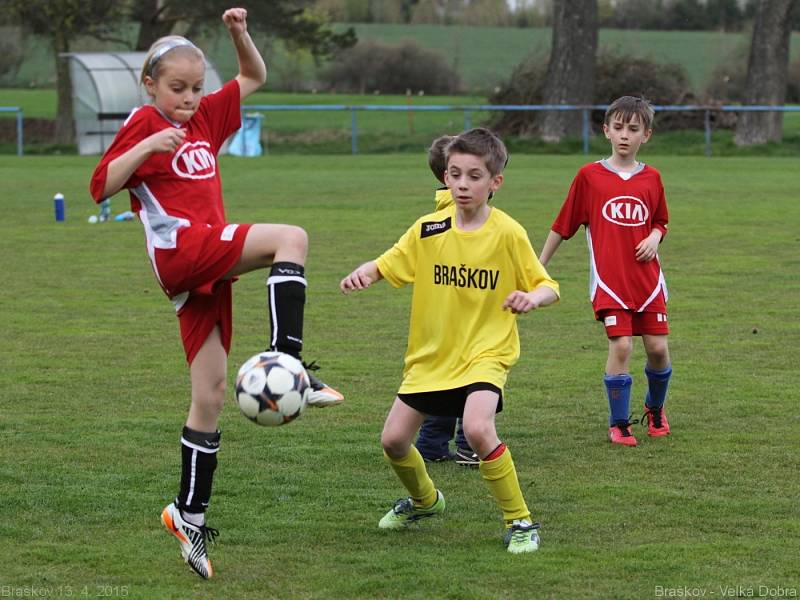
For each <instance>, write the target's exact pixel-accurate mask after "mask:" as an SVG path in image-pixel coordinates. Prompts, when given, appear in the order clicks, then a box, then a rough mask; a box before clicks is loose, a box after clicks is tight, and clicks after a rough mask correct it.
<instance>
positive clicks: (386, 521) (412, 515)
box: [378, 490, 445, 529]
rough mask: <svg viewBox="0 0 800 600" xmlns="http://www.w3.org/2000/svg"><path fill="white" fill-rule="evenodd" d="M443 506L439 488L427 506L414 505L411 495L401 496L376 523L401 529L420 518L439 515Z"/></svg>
mask: <svg viewBox="0 0 800 600" xmlns="http://www.w3.org/2000/svg"><path fill="white" fill-rule="evenodd" d="M444 507H445V504H444V495H443V494H442V492H440V491H439V490H436V502H434V503H433V504H432V505H431V506H429V507H428V508H418V507H416V506H414V503H413V502H412V501H411V497H408V498H401V499H400V500H398V501H397V502H395V503H394V506H393V507H392V510H390V511H389V512H388V513H386V514H385V515H384V516H383V518H382V519H381V520H380V522H379V523H378V527H380V528H381V529H402V528H403V527H408V526H409V525H411V523H415V522H417V521H419V520H420V519H426V518H428V517H436V516H439V515H441V514H442V513H443V512H444Z"/></svg>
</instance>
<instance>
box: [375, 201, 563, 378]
mask: <svg viewBox="0 0 800 600" xmlns="http://www.w3.org/2000/svg"><path fill="white" fill-rule="evenodd" d="M376 264H377V266H378V269H379V270H380V272H381V274H382V275H383V277H385V278H386V280H387V281H388V282H389V283H390V284H391V285H392V286H394V287H400V286H402V285H405V284H409V283H413V284H414V292H413V294H412V300H411V322H410V325H409V333H408V347H407V349H406V356H405V368H404V369H403V381H402V384H401V385H400V390H399V391H400V393H401V394H413V393H418V392H431V391H436V390H446V389H453V388H457V387H461V386H465V385H469V384H471V383H476V382H488V383H492V384H494V385H496V386H497V387H499V388H501V389H502V388H503V386H504V385H505V382H506V377H507V375H508V370H509V369H510V368H511V366H512V365H513V364H514V363H515V362H517V359H518V358H519V334H518V332H517V319H516V315H515V314H514V313H512V312H511V311H510V310H503V302H504V301H505V299H506V298H507V297H508V295H509V294H510V293H511V292H513V291H515V290H521V291H525V292H529V291H532V290H534V289H536V288H538V287H540V286H546V287H549V288H550V289H552V290H553V291H554V292H555V293H556V294H557V295H558V294H559V288H558V283H556V282H555V281H554V280H553V279H552V278H551V277H550V276H549V275H548V274H547V271H546V270H545V268H544V267H543V266H542V264H541V263H540V262H539V259H538V258H537V257H536V253H535V252H534V251H533V247H532V246H531V243H530V240H529V239H528V235H527V233H526V232H525V229H524V228H523V227H522V226H521V225H520V224H519V223H517V222H516V221H515V220H514V219H512V218H511V217H510V216H509V215H507V214H506V213H504V212H503V211H501V210H500V209H498V208H493V207H492V208H491V212H490V213H489V218H488V219H487V220H486V222H485V223H484V224H483V225H482V226H481V227H480V228H479V229H477V230H475V231H461V230H459V229H458V227H457V225H456V207H455V205H451V206H449V207H447V208H445V209H444V210H441V211H438V212H435V213H430V214H428V215H425V216H423V217H421V218H420V219H418V220H417V222H416V223H414V225H412V226H411V227H410V228H409V229H408V231H406V233H405V234H403V236H402V237H401V238H400V240H398V242H397V243H396V244H395V245H394V246H393V247H392V248H390V249H389V250H387V251H386V252H384V253H383V254H382V255H381V256H380V257H378V258H377V259H376Z"/></svg>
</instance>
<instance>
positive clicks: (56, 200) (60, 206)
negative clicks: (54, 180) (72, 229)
mask: <svg viewBox="0 0 800 600" xmlns="http://www.w3.org/2000/svg"><path fill="white" fill-rule="evenodd" d="M53 205H54V206H55V209H56V221H63V220H64V218H65V214H64V194H61V193H58V194H56V195H55V196H53Z"/></svg>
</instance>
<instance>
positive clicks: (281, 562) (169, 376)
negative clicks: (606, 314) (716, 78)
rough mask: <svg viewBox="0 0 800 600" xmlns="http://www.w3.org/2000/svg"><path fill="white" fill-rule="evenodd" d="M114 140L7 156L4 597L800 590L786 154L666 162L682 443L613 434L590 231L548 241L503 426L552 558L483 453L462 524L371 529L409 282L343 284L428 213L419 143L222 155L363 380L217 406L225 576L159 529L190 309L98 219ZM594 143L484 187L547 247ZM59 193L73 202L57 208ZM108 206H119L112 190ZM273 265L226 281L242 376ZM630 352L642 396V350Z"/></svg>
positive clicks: (174, 443)
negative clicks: (362, 288) (523, 548)
mask: <svg viewBox="0 0 800 600" xmlns="http://www.w3.org/2000/svg"><path fill="white" fill-rule="evenodd" d="M644 158H645V160H647V156H646V155H645V156H644ZM95 160H96V159H95V158H92V157H87V158H80V157H74V156H69V157H27V158H22V159H18V158H16V157H10V156H4V157H0V177H1V178H2V181H3V182H4V184H3V193H2V195H0V208H2V214H3V219H2V221H0V252H2V255H3V256H4V264H5V267H4V272H5V277H4V280H5V281H4V285H3V286H2V288H0V306H2V310H0V319H1V321H0V323H2V325H1V326H0V330H1V331H2V332H3V343H2V345H0V364H2V365H3V368H2V369H0V394H1V396H0V406H1V407H2V409H1V410H0V431H2V433H3V436H4V449H3V452H2V453H1V454H0V507H1V510H2V513H0V514H2V518H0V538H2V539H3V540H5V541H4V542H3V547H4V548H5V551H4V555H3V559H2V561H0V594H2V595H4V596H11V595H17V596H22V595H23V593H24V592H25V590H27V591H28V593H26V594H25V595H27V596H32V595H34V592H37V593H39V595H40V596H41V595H42V594H48V595H49V596H51V597H53V596H67V595H72V596H74V597H100V596H106V597H123V596H124V597H129V598H144V599H152V598H175V599H178V598H253V599H256V598H258V599H261V598H286V599H295V598H309V599H310V598H337V599H338V598H342V599H356V598H357V599H362V598H363V599H377V598H386V599H394V598H420V599H422V598H451V599H459V600H461V599H476V600H484V599H487V598H512V597H513V598H587V597H592V598H654V597H658V590H659V589H661V590H662V591H663V590H672V591H673V592H674V591H676V590H684V588H686V589H690V590H695V589H697V590H701V591H703V590H704V591H705V596H706V597H720V596H725V595H733V594H734V592H731V591H730V590H729V591H728V593H727V594H726V593H723V592H724V591H725V590H726V589H727V588H733V587H741V588H743V589H745V590H747V589H750V588H752V589H753V591H754V595H757V594H758V592H759V587H758V586H767V589H769V590H776V589H777V588H782V589H789V590H792V592H791V593H790V594H789V595H792V596H794V595H797V594H798V593H800V567H798V562H797V543H796V542H797V539H798V537H799V536H800V520H798V513H797V498H798V495H800V483H799V482H798V477H797V470H798V461H797V449H798V447H800V421H798V416H797V404H798V400H800V397H799V396H798V392H797V385H796V379H797V366H796V360H797V359H796V354H795V353H796V352H798V351H799V350H800V323H799V322H798V319H797V307H798V299H799V298H800V283H798V281H800V280H799V279H798V273H800V259H799V258H798V256H800V253H799V252H798V244H800V235H798V232H797V227H798V223H800V206H799V205H798V203H797V198H796V187H797V179H796V174H795V173H796V170H795V163H796V159H789V158H769V159H764V158H712V159H697V158H689V157H658V158H657V159H656V160H654V163H655V164H656V166H657V167H658V168H659V169H660V170H661V171H662V174H663V178H664V182H665V186H666V189H667V194H668V200H669V203H670V212H671V223H670V224H671V233H670V235H669V236H668V237H667V238H666V240H665V242H664V246H663V249H662V252H661V256H662V261H663V264H664V269H665V273H666V277H667V282H668V284H669V286H670V295H671V301H670V318H671V329H672V333H671V335H670V346H671V353H672V358H673V362H674V373H675V374H674V378H673V382H672V387H671V390H670V398H669V401H668V412H669V417H670V423H671V424H672V428H673V435H672V436H670V437H669V438H667V439H658V440H650V439H648V438H647V436H646V435H644V434H643V433H638V436H639V438H640V445H639V447H638V448H635V449H622V448H611V447H609V445H608V443H607V442H606V441H605V419H606V411H607V406H606V400H605V398H604V392H603V388H602V380H601V377H602V370H603V365H604V361H605V348H606V342H605V340H604V336H603V333H602V330H601V328H600V326H599V325H598V324H596V323H594V322H593V321H592V318H591V309H590V306H589V303H588V300H587V298H586V293H587V290H586V288H587V273H586V270H587V269H586V263H587V259H586V249H585V242H584V241H583V239H582V236H576V239H575V240H574V241H571V242H568V243H566V244H565V245H563V246H562V248H561V250H559V253H558V254H557V255H556V257H555V259H554V261H553V262H552V263H551V273H552V274H553V276H554V277H555V278H556V279H558V280H559V282H560V283H561V289H562V296H563V299H562V301H561V303H560V304H558V305H555V306H553V307H550V308H547V309H544V310H542V311H541V312H537V313H534V314H529V315H526V316H524V317H521V318H520V334H521V338H522V357H521V359H520V362H519V363H518V364H517V366H516V367H515V368H514V369H513V370H512V372H511V376H510V379H509V384H508V387H507V390H506V391H507V403H506V410H505V411H504V412H503V413H502V414H501V415H499V416H498V419H497V426H498V430H499V432H500V434H501V437H502V438H503V439H504V441H506V442H507V443H508V445H509V446H510V448H511V449H512V451H513V453H514V459H515V462H516V465H517V468H518V471H519V478H520V482H521V484H522V487H523V490H524V493H525V496H526V498H527V500H528V503H529V505H530V506H531V508H532V509H533V511H534V516H535V518H536V519H538V520H540V521H541V522H542V547H541V549H540V551H539V552H538V553H536V554H535V555H531V556H519V557H512V556H509V555H508V554H507V553H506V552H505V551H504V549H503V547H502V544H501V528H502V525H501V521H500V516H499V513H498V510H497V509H496V507H495V505H494V504H493V502H492V501H491V499H490V498H489V496H488V492H487V490H486V488H485V486H484V485H483V483H482V481H481V480H480V476H479V474H478V473H477V472H476V471H471V470H465V469H464V468H460V467H457V466H456V465H454V464H437V465H432V466H431V468H430V473H431V476H432V477H433V479H434V481H435V483H436V485H437V486H438V487H440V488H441V489H442V490H443V491H444V493H445V495H446V496H447V501H448V511H447V513H446V515H445V517H444V518H443V519H441V520H439V521H434V522H427V523H423V524H422V525H421V526H420V527H419V528H417V529H415V530H413V531H405V532H399V533H398V532H392V533H387V532H381V531H379V530H378V529H377V521H378V519H379V518H380V517H381V516H382V515H383V514H384V512H385V511H386V510H388V508H389V507H390V506H391V503H392V501H393V500H394V499H395V498H397V497H400V496H401V495H402V493H403V492H402V490H401V488H400V486H399V483H398V482H397V481H396V479H395V478H394V476H393V475H392V474H391V473H390V469H389V468H388V467H387V465H385V464H384V462H383V460H382V458H381V449H380V445H379V441H378V440H379V433H380V430H381V427H382V423H383V419H384V417H385V414H386V412H387V410H388V407H389V405H390V402H391V400H392V397H393V394H394V393H395V391H396V389H397V386H398V383H399V377H400V373H401V366H402V356H403V351H404V348H405V337H406V325H407V317H408V305H409V300H410V293H409V290H401V291H396V290H393V289H391V288H390V287H389V286H388V285H386V284H380V285H377V286H376V287H375V288H374V289H371V290H369V291H368V292H365V293H363V294H357V295H354V296H350V297H343V296H342V295H341V294H340V293H339V292H338V290H337V284H338V281H339V280H340V278H341V277H342V276H344V275H345V274H346V273H347V272H349V270H350V269H351V268H352V267H354V266H355V265H357V264H359V263H360V262H361V261H364V260H367V259H369V258H373V257H374V256H376V255H377V254H378V253H379V252H381V251H383V250H384V249H385V248H387V247H388V246H389V245H391V244H392V243H393V242H394V241H395V239H396V238H397V237H398V236H399V235H400V234H401V233H402V232H403V231H404V230H405V228H406V227H407V226H408V225H409V224H410V223H411V222H413V221H414V220H415V218H416V217H417V216H418V215H420V214H422V213H424V212H427V211H429V210H430V209H431V207H432V205H433V202H432V191H433V188H434V181H433V180H432V178H431V176H430V174H429V173H428V171H427V167H426V165H425V161H424V157H423V155H422V154H421V153H418V154H415V155H411V154H405V155H388V156H358V157H349V156H343V157H342V156H340V157H336V156H306V157H300V156H270V157H262V158H258V159H236V158H230V157H228V158H222V159H221V169H222V173H223V180H224V188H225V195H226V199H227V211H228V217H229V219H230V220H231V221H233V222H237V221H266V222H294V223H300V224H303V225H304V226H305V227H306V228H307V230H308V232H309V234H310V239H311V252H310V256H309V262H308V271H307V273H308V278H309V282H310V288H309V294H308V302H307V312H306V335H305V338H306V352H305V356H306V358H308V359H314V360H318V361H319V362H320V363H321V364H322V365H323V367H324V370H323V371H321V372H320V373H319V374H320V375H321V376H322V377H323V378H324V379H325V380H327V381H329V382H331V383H332V384H334V385H335V386H336V387H338V388H339V389H341V390H342V391H343V392H344V393H345V394H346V395H347V401H346V403H345V404H343V405H342V406H340V407H336V408H331V409H326V410H323V411H311V410H309V411H308V412H307V413H306V414H305V415H304V416H303V417H302V418H301V419H300V420H298V421H296V422H295V423H292V424H290V425H288V426H286V427H283V428H278V429H265V428H259V427H256V426H255V425H253V424H252V423H250V422H249V421H247V420H246V419H244V418H243V417H242V416H241V415H240V414H239V413H238V409H237V408H236V406H235V404H234V403H233V402H228V404H227V406H226V408H225V411H224V413H223V416H222V425H221V428H222V431H223V438H222V439H223V445H222V451H221V452H220V457H219V458H220V467H219V469H218V471H217V476H216V478H215V495H214V498H213V503H212V509H211V512H210V519H209V522H210V524H211V525H212V526H214V527H217V528H219V530H220V531H221V535H220V537H219V538H218V543H217V544H216V546H214V547H213V548H212V550H211V552H212V558H213V560H214V564H215V568H216V571H217V577H216V578H215V579H213V580H211V581H208V582H204V581H201V580H200V579H199V578H197V577H196V576H195V575H193V574H192V573H191V572H190V571H189V570H188V569H187V568H186V566H185V565H183V563H182V561H181V559H180V556H179V552H178V548H177V545H176V544H175V543H174V542H173V540H172V539H170V538H169V537H168V536H167V534H166V533H165V532H163V531H162V530H161V526H160V524H159V522H158V514H159V511H160V510H161V508H162V507H163V506H164V505H165V504H166V503H167V502H169V501H170V500H171V498H172V497H173V495H174V494H175V492H176V490H177V485H178V476H179V433H180V428H181V426H182V423H183V420H184V418H185V415H186V411H187V408H188V376H187V372H186V368H185V364H184V361H183V355H182V351H181V347H180V341H179V335H178V329H177V322H176V319H175V317H174V316H173V313H172V308H171V305H170V304H169V302H168V301H167V300H166V299H165V298H164V297H163V296H162V294H161V292H160V291H159V289H158V286H157V284H156V283H155V280H154V278H153V276H152V273H151V270H150V267H149V264H148V262H147V258H146V255H145V251H144V247H143V235H142V231H141V227H140V226H139V225H138V224H135V223H109V224H105V225H89V224H88V223H87V222H86V218H87V217H88V216H89V215H90V214H92V213H93V212H94V208H93V207H92V206H91V205H90V201H89V198H88V193H87V183H88V178H89V175H90V173H91V170H92V168H93V166H94V163H95ZM582 162H583V158H582V157H576V156H571V157H554V156H526V155H522V154H517V155H514V156H512V160H511V162H510V164H509V168H508V170H507V173H506V185H505V186H504V188H503V189H502V190H501V191H500V193H499V194H498V195H497V197H496V200H495V201H496V204H497V205H498V206H499V207H502V208H503V209H505V210H507V211H508V212H510V213H511V214H512V215H514V216H515V217H516V218H517V219H518V220H519V221H520V222H521V223H522V224H524V225H525V226H526V227H527V229H528V231H529V234H530V236H531V239H532V241H533V244H534V247H536V248H540V247H541V244H542V243H543V240H544V237H545V235H546V232H547V230H548V228H549V225H550V223H551V221H552V218H553V217H554V215H555V213H556V212H557V210H558V208H559V206H560V204H561V201H562V199H563V197H564V195H565V194H566V191H567V188H568V186H569V182H570V180H571V178H572V176H573V175H574V173H575V171H576V169H577V168H578V166H579V165H580V164H582ZM59 191H60V192H62V193H64V194H65V196H66V199H67V221H66V222H65V223H56V222H55V221H54V219H53V207H52V200H51V199H52V196H53V194H54V193H55V192H59ZM113 208H114V210H115V212H119V211H122V210H125V209H126V208H127V207H126V203H125V200H124V199H123V197H122V196H117V197H116V198H115V199H114V201H113ZM263 279H264V277H263V276H261V275H257V274H250V275H247V276H244V277H242V279H241V280H240V281H239V282H238V283H237V284H236V286H235V289H236V302H235V304H236V315H235V328H236V336H235V339H234V344H233V348H232V351H231V355H230V361H229V371H230V372H231V373H235V372H236V370H237V368H238V366H239V365H240V364H241V363H242V362H243V361H244V360H245V359H246V358H247V357H249V356H250V355H251V354H253V353H254V352H256V351H258V350H260V349H261V348H263V346H264V344H265V342H264V340H265V337H266V322H265V306H264V304H265V290H264V283H263ZM454 325H457V324H454ZM633 365H635V366H634V368H633V376H634V382H635V383H634V395H635V397H636V398H641V397H642V395H643V393H644V387H643V380H644V377H643V374H642V367H643V352H642V349H641V347H640V346H637V348H636V351H635V355H634V360H633ZM792 365H794V366H792ZM793 557H794V558H793ZM659 586H660V588H659ZM15 590H18V591H17V592H15ZM6 591H8V593H6ZM68 592H69V594H68ZM662 595H664V594H662ZM673 595H674V594H673ZM784 595H787V594H784Z"/></svg>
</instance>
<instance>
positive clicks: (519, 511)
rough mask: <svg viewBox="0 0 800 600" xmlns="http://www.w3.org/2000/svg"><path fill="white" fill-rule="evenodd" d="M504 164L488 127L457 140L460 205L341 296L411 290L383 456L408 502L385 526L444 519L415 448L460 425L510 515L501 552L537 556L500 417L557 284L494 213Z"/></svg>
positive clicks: (453, 177)
mask: <svg viewBox="0 0 800 600" xmlns="http://www.w3.org/2000/svg"><path fill="white" fill-rule="evenodd" d="M506 157H507V154H506V149H505V145H504V144H503V142H502V141H501V140H500V139H499V138H498V137H497V136H495V135H494V134H493V133H492V132H490V131H489V130H487V129H482V128H478V129H473V130H470V131H467V132H465V133H462V134H461V135H459V136H457V137H456V139H455V140H453V141H452V142H451V143H450V144H449V145H448V146H447V171H446V174H445V181H446V182H447V185H448V187H449V188H450V191H451V192H452V193H453V201H454V205H453V206H451V207H449V208H446V209H445V210H443V211H439V212H435V213H431V214H428V215H425V216H423V217H421V218H420V219H418V220H417V222H416V223H414V225H412V226H411V227H410V228H409V229H408V230H407V231H406V233H405V234H404V235H403V236H402V237H401V238H400V240H399V241H398V242H397V243H396V244H395V245H394V246H393V247H392V248H390V249H389V250H388V251H386V252H384V253H383V254H382V255H381V256H380V257H378V258H377V259H376V260H372V261H369V262H366V263H364V264H363V265H361V266H360V267H358V268H356V269H355V270H354V271H353V272H352V273H350V274H349V275H348V276H347V277H345V278H344V279H343V280H342V282H341V284H340V287H341V289H342V291H343V292H344V293H348V292H350V291H353V290H363V289H366V288H368V287H369V286H370V285H371V284H372V283H374V282H376V281H379V280H380V279H383V278H386V280H387V281H389V283H391V284H392V286H394V287H400V286H402V285H405V284H409V283H413V284H414V292H413V295H412V300H411V320H410V325H409V333H408V347H407V350H406V357H405V368H404V369H403V381H402V383H401V385H400V390H399V391H398V394H397V396H396V398H395V400H394V403H393V405H392V408H391V410H390V411H389V415H388V416H387V417H386V422H385V424H384V427H383V433H382V434H381V445H382V446H383V451H384V456H385V458H386V460H387V461H388V462H389V464H390V465H391V467H392V469H393V470H394V472H395V473H396V474H397V476H398V478H399V479H400V481H401V482H402V484H403V486H404V487H405V488H406V490H407V491H408V493H409V496H408V497H407V498H404V499H401V500H398V501H397V502H396V503H395V505H394V507H393V508H392V509H390V510H389V512H387V513H386V514H385V515H384V517H383V518H382V519H381V520H380V522H379V523H378V527H380V528H381V529H403V528H405V527H407V526H408V525H410V524H412V523H414V522H416V521H418V520H420V519H424V518H429V517H434V516H437V515H441V514H442V513H443V512H444V509H445V500H444V496H443V495H442V493H441V492H440V491H439V490H437V489H436V487H435V486H434V484H433V481H432V480H431V478H430V477H429V476H428V472H427V470H426V468H425V461H423V459H422V456H420V453H419V451H418V450H417V449H416V447H415V446H413V445H412V441H413V438H414V436H415V435H416V433H417V431H418V430H419V427H420V425H421V424H422V422H423V421H424V420H425V417H426V416H427V415H443V416H451V417H459V416H463V419H464V433H465V434H466V437H467V440H469V444H470V446H471V447H472V448H473V449H474V450H475V451H476V452H477V453H478V456H480V465H479V467H478V469H479V470H480V473H481V476H482V477H483V479H484V481H485V482H486V484H487V486H488V487H489V491H490V493H491V494H492V496H493V497H494V499H495V501H496V502H497V503H498V505H499V506H500V509H501V511H502V514H503V520H504V521H505V526H506V533H505V537H504V542H505V544H506V547H507V549H508V551H509V552H511V553H514V554H516V553H522V552H534V551H536V550H537V549H538V547H539V535H538V533H537V530H538V524H536V523H533V522H532V521H531V513H530V511H529V510H528V507H527V505H526V504H525V500H524V498H523V496H522V490H521V489H520V485H519V481H518V479H517V471H516V468H515V466H514V461H513V460H512V458H511V452H510V451H509V450H508V448H507V447H506V445H505V444H503V443H502V442H501V441H500V440H499V439H498V437H497V432H496V430H495V425H494V416H495V413H497V412H499V411H500V410H502V406H503V391H502V388H503V386H504V385H505V382H506V377H507V375H508V370H509V369H510V368H511V366H512V365H513V364H514V363H515V362H516V361H517V359H518V358H519V334H518V332H517V322H516V315H517V314H519V313H527V312H529V311H531V310H535V309H537V308H540V307H543V306H547V305H549V304H552V303H553V302H555V301H556V300H558V284H557V283H556V282H555V281H553V280H552V279H551V278H550V276H549V275H548V274H547V271H545V270H544V268H543V267H542V266H541V264H540V263H539V260H538V259H537V258H536V254H535V253H534V251H533V248H532V247H531V243H530V240H529V239H528V236H527V234H526V232H525V229H523V227H522V226H521V225H520V224H519V223H517V222H516V221H515V220H514V219H512V218H511V217H510V216H508V215H507V214H505V213H504V212H502V211H501V210H499V209H497V208H493V207H490V206H489V205H488V204H487V203H488V200H489V194H490V193H491V192H494V191H495V190H497V189H498V188H499V187H500V185H501V184H502V183H503V174H502V171H503V167H504V166H505V162H506Z"/></svg>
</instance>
